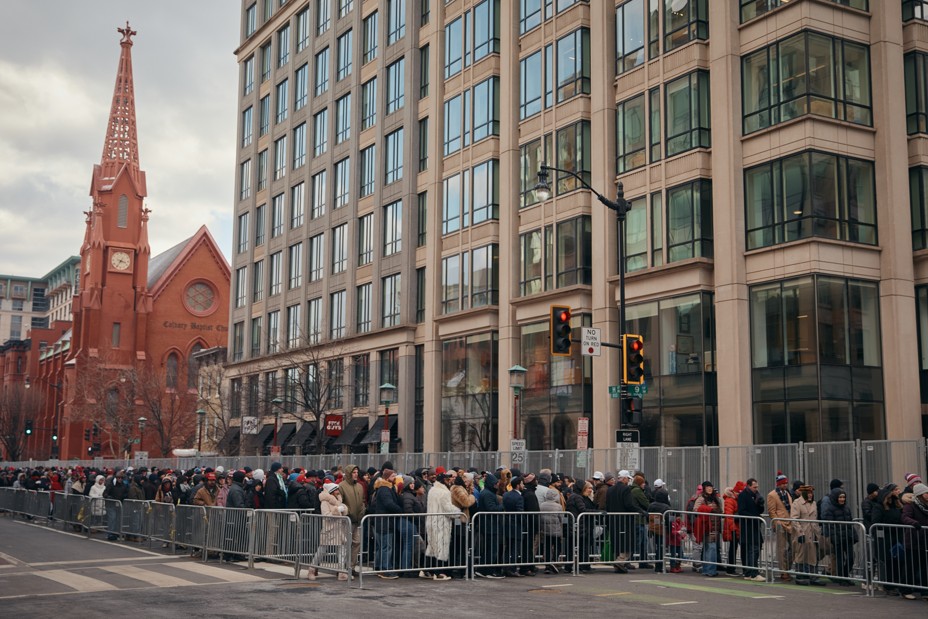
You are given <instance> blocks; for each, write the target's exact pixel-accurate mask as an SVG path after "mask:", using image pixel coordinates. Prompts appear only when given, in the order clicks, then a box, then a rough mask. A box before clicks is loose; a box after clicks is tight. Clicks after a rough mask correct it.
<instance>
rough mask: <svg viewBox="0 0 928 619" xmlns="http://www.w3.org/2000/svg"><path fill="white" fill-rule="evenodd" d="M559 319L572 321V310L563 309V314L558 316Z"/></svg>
mask: <svg viewBox="0 0 928 619" xmlns="http://www.w3.org/2000/svg"><path fill="white" fill-rule="evenodd" d="M558 320H560V321H561V322H569V321H570V311H569V310H564V311H562V312H561V314H560V316H558Z"/></svg>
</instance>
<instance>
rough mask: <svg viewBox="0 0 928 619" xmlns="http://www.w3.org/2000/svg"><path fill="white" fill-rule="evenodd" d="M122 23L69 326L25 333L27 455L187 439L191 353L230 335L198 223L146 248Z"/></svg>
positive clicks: (218, 268)
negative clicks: (35, 406) (41, 341)
mask: <svg viewBox="0 0 928 619" xmlns="http://www.w3.org/2000/svg"><path fill="white" fill-rule="evenodd" d="M118 31H119V32H120V33H121V34H122V40H121V41H120V57H119V68H118V71H117V74H116V86H115V89H114V92H113V102H112V108H111V110H110V116H109V122H108V124H107V130H106V139H105V141H104V145H103V155H102V158H101V160H100V163H99V164H98V165H94V167H93V175H92V178H91V185H90V196H91V202H92V204H91V208H90V210H88V211H86V212H85V213H84V214H85V215H86V219H85V224H86V230H85V233H84V242H83V244H82V245H81V248H80V257H81V281H80V287H79V291H78V292H77V294H76V296H75V297H74V302H73V314H72V317H73V320H72V323H71V326H70V328H69V329H67V330H65V329H66V327H67V324H66V323H65V324H62V323H59V322H56V323H54V324H53V325H51V327H52V329H51V335H53V337H54V338H55V339H52V340H51V341H47V342H46V346H45V347H44V348H43V347H41V346H39V345H38V342H37V341H36V337H35V335H36V334H31V335H32V337H31V338H30V339H31V340H32V341H31V342H30V346H29V354H30V358H29V360H28V363H27V366H28V369H27V371H28V372H29V373H30V374H31V375H27V379H26V381H27V383H28V384H29V386H30V388H33V389H38V390H40V393H41V394H42V405H41V406H42V412H41V413H40V414H39V415H38V418H37V419H36V420H35V422H34V427H35V428H36V431H35V436H34V438H32V439H30V442H29V443H28V444H27V449H26V454H25V455H26V456H27V457H34V458H46V457H49V456H54V455H55V454H57V455H58V456H59V457H60V458H61V459H71V458H87V457H89V456H102V457H123V456H125V455H126V454H127V452H130V453H131V452H135V451H145V452H148V453H149V454H150V456H151V457H158V456H160V455H163V452H165V451H169V450H170V449H171V448H175V447H185V446H190V445H191V444H192V443H193V441H194V437H195V435H196V432H197V427H196V426H197V419H196V410H197V408H198V396H197V372H196V367H195V364H193V363H192V356H193V354H194V353H196V352H197V351H199V350H202V349H205V348H212V347H215V346H224V345H225V344H226V341H227V339H228V337H227V325H228V316H229V278H230V271H229V264H228V262H227V260H226V258H225V257H224V256H223V254H222V251H221V250H220V249H219V247H218V246H217V244H216V242H215V240H214V239H213V237H212V235H210V233H209V231H208V230H207V229H206V227H205V226H201V227H200V228H199V229H198V230H196V231H195V232H193V234H192V235H191V236H190V237H189V238H187V239H186V240H184V241H182V242H180V243H178V244H177V245H175V246H174V247H172V248H170V249H168V250H167V251H164V252H162V253H160V254H157V255H155V256H152V255H151V247H150V246H149V241H148V226H149V220H150V219H151V220H152V223H154V222H156V221H157V219H156V217H155V216H154V215H153V214H152V213H151V211H149V209H147V208H146V206H145V197H146V195H147V187H146V177H145V172H144V171H143V170H142V169H141V167H140V163H139V144H138V138H137V135H136V118H135V97H134V91H133V76H132V45H133V42H132V37H133V36H134V35H135V34H136V32H135V31H133V30H131V29H130V28H129V25H128V23H127V24H126V27H125V28H120V29H119V30H118ZM58 334H61V335H60V337H59V336H58ZM140 418H142V420H141V421H140ZM53 434H56V435H57V440H55V438H54V436H53Z"/></svg>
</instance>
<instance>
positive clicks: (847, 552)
mask: <svg viewBox="0 0 928 619" xmlns="http://www.w3.org/2000/svg"><path fill="white" fill-rule="evenodd" d="M820 516H821V519H822V520H825V521H827V522H826V523H825V524H824V525H823V526H822V535H823V536H824V537H827V538H828V539H829V541H830V543H831V548H832V551H833V552H834V559H835V563H834V566H833V568H834V569H833V572H832V573H833V575H834V576H836V577H837V579H836V580H837V583H838V584H839V585H842V586H846V587H849V586H851V585H852V584H853V583H851V582H850V581H848V580H844V579H845V578H847V577H848V576H850V574H851V570H852V569H853V568H854V544H856V543H857V542H859V541H860V534H859V533H858V532H857V526H856V525H855V524H853V521H854V516H853V514H852V513H851V508H850V505H848V503H847V492H846V491H845V490H844V488H841V487H838V488H835V489H834V490H832V491H831V493H830V495H829V501H828V505H827V507H826V508H825V509H824V511H823V512H822V513H821V514H820ZM831 523H834V524H831Z"/></svg>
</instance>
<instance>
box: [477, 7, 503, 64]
mask: <svg viewBox="0 0 928 619" xmlns="http://www.w3.org/2000/svg"><path fill="white" fill-rule="evenodd" d="M499 33H500V28H499V0H484V1H483V2H481V3H480V4H478V5H477V6H475V7H474V62H477V61H478V60H480V59H481V58H484V57H486V56H489V55H490V54H496V53H499Z"/></svg>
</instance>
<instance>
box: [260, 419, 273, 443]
mask: <svg viewBox="0 0 928 619" xmlns="http://www.w3.org/2000/svg"><path fill="white" fill-rule="evenodd" d="M272 436H274V424H273V423H266V424H264V426H262V428H261V431H260V432H258V443H260V444H261V445H266V444H267V442H268V441H269V440H271V437H272Z"/></svg>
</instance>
